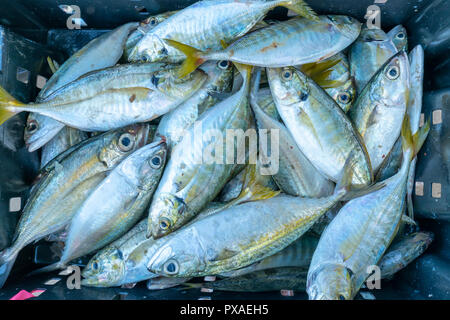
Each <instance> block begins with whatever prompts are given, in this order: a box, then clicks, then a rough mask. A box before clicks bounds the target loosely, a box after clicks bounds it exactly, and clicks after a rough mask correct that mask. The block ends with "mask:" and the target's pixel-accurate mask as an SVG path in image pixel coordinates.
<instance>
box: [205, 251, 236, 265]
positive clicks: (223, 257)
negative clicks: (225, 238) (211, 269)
mask: <svg viewBox="0 0 450 320" xmlns="http://www.w3.org/2000/svg"><path fill="white" fill-rule="evenodd" d="M239 253H240V252H239V251H235V250H229V249H226V248H225V249H223V250H222V251H221V252H220V253H219V254H218V255H217V256H215V257H214V258H213V259H211V260H210V261H211V262H212V261H222V260H227V259H230V258H233V257H234V256H236V255H237V254H239Z"/></svg>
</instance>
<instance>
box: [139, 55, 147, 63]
mask: <svg viewBox="0 0 450 320" xmlns="http://www.w3.org/2000/svg"><path fill="white" fill-rule="evenodd" d="M141 61H142V62H147V61H148V57H147V56H146V55H145V54H144V55H143V56H142V58H141Z"/></svg>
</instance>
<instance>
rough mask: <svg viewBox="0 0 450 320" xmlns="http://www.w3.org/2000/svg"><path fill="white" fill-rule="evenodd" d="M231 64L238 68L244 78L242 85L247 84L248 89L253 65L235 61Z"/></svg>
mask: <svg viewBox="0 0 450 320" xmlns="http://www.w3.org/2000/svg"><path fill="white" fill-rule="evenodd" d="M233 64H234V65H235V66H236V69H238V71H239V73H240V74H241V75H242V78H243V79H244V86H247V87H248V89H250V85H251V83H250V80H251V77H252V70H253V66H250V65H247V64H241V63H237V62H233Z"/></svg>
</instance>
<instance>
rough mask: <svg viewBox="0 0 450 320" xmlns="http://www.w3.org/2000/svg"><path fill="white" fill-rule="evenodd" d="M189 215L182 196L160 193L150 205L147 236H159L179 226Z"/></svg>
mask: <svg viewBox="0 0 450 320" xmlns="http://www.w3.org/2000/svg"><path fill="white" fill-rule="evenodd" d="M189 217H190V215H189V210H188V208H187V205H186V203H185V202H184V200H183V199H182V198H180V197H177V196H176V195H173V194H170V193H160V194H159V195H158V196H157V197H155V199H154V200H153V202H152V204H151V206H150V212H149V221H148V232H147V236H150V235H152V236H153V238H155V239H158V238H161V237H163V236H165V235H167V234H169V233H171V232H172V231H175V230H176V229H178V228H179V227H181V226H182V225H183V224H184V223H185V222H186V221H187V219H188V218H189Z"/></svg>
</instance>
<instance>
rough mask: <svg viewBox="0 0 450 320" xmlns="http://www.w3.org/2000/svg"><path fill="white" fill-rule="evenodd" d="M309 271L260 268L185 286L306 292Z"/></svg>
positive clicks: (237, 290) (247, 290) (293, 268)
mask: <svg viewBox="0 0 450 320" xmlns="http://www.w3.org/2000/svg"><path fill="white" fill-rule="evenodd" d="M307 273H308V269H307V268H299V267H283V268H273V269H265V270H259V271H255V272H252V273H248V274H244V275H240V276H237V277H233V278H225V279H221V280H219V281H212V282H204V283H183V286H185V287H187V288H208V289H213V290H217V291H233V292H268V291H279V290H294V291H299V292H304V291H305V288H306V274H307ZM174 279H179V278H174Z"/></svg>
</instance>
